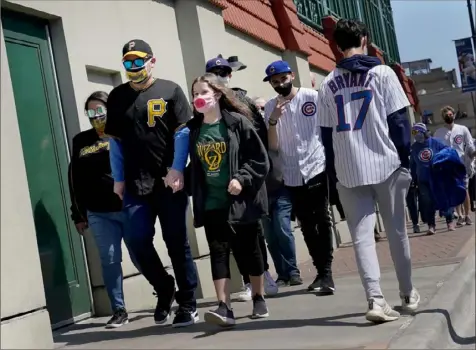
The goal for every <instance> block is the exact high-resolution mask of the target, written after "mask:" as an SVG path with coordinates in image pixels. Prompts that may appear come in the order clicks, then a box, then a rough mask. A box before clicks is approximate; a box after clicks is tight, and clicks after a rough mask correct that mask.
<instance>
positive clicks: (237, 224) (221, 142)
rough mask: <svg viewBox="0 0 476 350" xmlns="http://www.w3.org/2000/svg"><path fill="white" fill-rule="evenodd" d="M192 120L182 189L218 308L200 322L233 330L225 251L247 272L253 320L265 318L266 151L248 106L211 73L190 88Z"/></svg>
mask: <svg viewBox="0 0 476 350" xmlns="http://www.w3.org/2000/svg"><path fill="white" fill-rule="evenodd" d="M192 95H193V104H194V118H192V119H191V120H190V121H189V122H188V123H187V126H188V128H189V129H190V146H189V151H190V160H191V162H190V166H189V174H188V175H189V176H188V177H187V181H186V182H187V185H188V187H189V189H190V192H191V194H192V197H193V204H194V205H193V211H194V221H195V226H196V227H201V226H204V227H205V234H206V237H207V241H208V244H209V247H210V261H211V268H212V276H213V281H214V284H215V291H216V294H217V299H218V307H217V308H216V309H215V310H210V311H208V312H207V313H206V314H205V321H206V322H209V323H213V324H217V325H220V326H233V325H234V324H235V317H234V314H233V311H232V309H231V305H230V292H229V282H230V267H229V258H230V250H232V251H233V254H234V256H235V258H236V259H237V260H238V259H241V261H243V262H244V263H245V264H246V265H247V266H246V268H247V270H246V271H249V273H250V280H251V285H252V294H253V312H252V317H254V318H263V317H268V315H269V313H268V308H267V306H266V302H265V300H264V298H263V295H264V290H263V273H264V263H263V256H262V254H261V250H260V247H259V243H258V233H259V228H260V220H261V218H262V217H263V215H265V214H266V213H267V207H268V204H267V197H266V189H265V187H264V182H265V178H266V175H267V174H268V171H269V161H268V156H267V153H266V149H265V147H264V145H263V143H262V142H261V140H260V138H259V137H258V135H257V133H256V131H255V129H254V127H253V125H252V123H251V122H250V120H249V118H250V110H249V108H248V107H247V106H246V105H244V104H243V103H242V102H240V101H239V100H238V99H237V98H236V97H235V95H234V94H233V91H232V90H230V89H228V88H226V87H224V86H222V85H220V84H219V82H218V81H217V77H216V75H214V74H205V75H204V76H201V77H199V78H197V79H195V81H194V83H193V85H192Z"/></svg>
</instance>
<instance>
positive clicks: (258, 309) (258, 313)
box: [251, 294, 269, 318]
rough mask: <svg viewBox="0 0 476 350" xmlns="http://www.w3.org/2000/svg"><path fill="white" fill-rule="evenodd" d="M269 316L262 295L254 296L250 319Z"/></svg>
mask: <svg viewBox="0 0 476 350" xmlns="http://www.w3.org/2000/svg"><path fill="white" fill-rule="evenodd" d="M268 316H269V312H268V307H267V306H266V301H264V298H263V296H262V295H259V294H256V295H255V296H254V297H253V313H252V314H251V318H266V317H268Z"/></svg>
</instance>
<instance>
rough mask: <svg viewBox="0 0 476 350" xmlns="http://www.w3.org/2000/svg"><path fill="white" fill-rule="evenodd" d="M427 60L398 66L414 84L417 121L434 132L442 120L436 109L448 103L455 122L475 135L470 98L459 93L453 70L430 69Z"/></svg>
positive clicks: (454, 70)
mask: <svg viewBox="0 0 476 350" xmlns="http://www.w3.org/2000/svg"><path fill="white" fill-rule="evenodd" d="M431 63H432V61H431V59H424V60H419V61H412V62H403V63H402V66H403V67H404V68H405V70H406V73H407V75H408V76H409V77H411V79H412V80H413V82H414V84H415V89H416V91H417V94H418V100H419V107H420V109H421V111H422V115H421V121H422V122H424V123H425V124H427V126H428V128H429V129H430V131H432V132H434V131H435V130H436V129H438V128H440V127H441V126H442V125H443V124H444V122H443V119H442V117H441V115H440V111H441V109H442V108H443V107H445V106H452V107H453V108H454V109H455V111H456V117H457V121H456V122H457V123H458V124H463V125H465V126H467V127H468V128H469V129H470V131H471V133H472V135H473V137H474V136H475V135H476V117H475V105H474V104H475V103H476V101H474V97H472V96H471V93H468V92H467V93H463V92H462V91H461V87H460V86H459V82H458V79H457V72H456V69H452V70H450V71H445V70H443V68H441V67H437V68H431Z"/></svg>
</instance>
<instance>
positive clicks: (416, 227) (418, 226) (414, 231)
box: [413, 224, 420, 233]
mask: <svg viewBox="0 0 476 350" xmlns="http://www.w3.org/2000/svg"><path fill="white" fill-rule="evenodd" d="M413 233H420V225H418V224H416V225H413Z"/></svg>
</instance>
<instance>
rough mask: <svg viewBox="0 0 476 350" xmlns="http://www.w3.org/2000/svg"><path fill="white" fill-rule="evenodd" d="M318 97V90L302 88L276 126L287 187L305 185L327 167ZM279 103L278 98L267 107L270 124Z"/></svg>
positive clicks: (265, 114)
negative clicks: (318, 122)
mask: <svg viewBox="0 0 476 350" xmlns="http://www.w3.org/2000/svg"><path fill="white" fill-rule="evenodd" d="M317 99H318V93H317V91H315V90H312V89H307V88H300V89H299V91H298V93H297V94H296V96H294V98H293V99H292V100H291V101H290V102H289V103H288V104H287V105H286V107H285V109H286V110H285V112H284V113H283V115H282V116H281V118H279V120H278V124H277V125H276V128H277V130H276V131H277V133H278V144H279V156H280V159H281V162H282V172H283V178H284V184H285V185H286V186H292V187H296V186H302V185H303V184H304V183H307V182H308V181H309V180H310V179H312V178H313V177H314V176H316V175H318V174H320V173H322V172H323V171H324V170H325V168H326V162H325V160H326V159H325V155H324V146H323V145H322V141H321V129H320V128H319V126H318V124H317V118H318V117H317ZM276 103H277V97H275V98H273V99H271V100H269V101H268V103H266V105H265V107H264V119H265V122H266V125H268V121H269V117H270V115H271V113H272V112H273V110H274V108H275V107H276Z"/></svg>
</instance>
